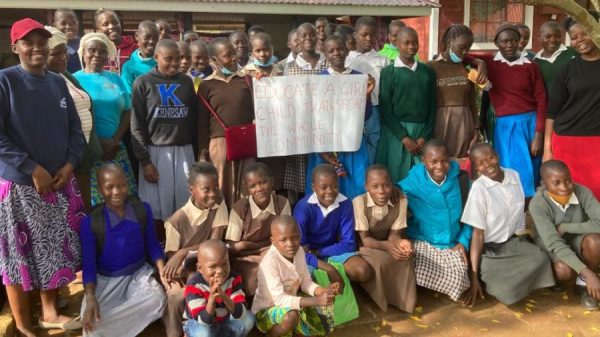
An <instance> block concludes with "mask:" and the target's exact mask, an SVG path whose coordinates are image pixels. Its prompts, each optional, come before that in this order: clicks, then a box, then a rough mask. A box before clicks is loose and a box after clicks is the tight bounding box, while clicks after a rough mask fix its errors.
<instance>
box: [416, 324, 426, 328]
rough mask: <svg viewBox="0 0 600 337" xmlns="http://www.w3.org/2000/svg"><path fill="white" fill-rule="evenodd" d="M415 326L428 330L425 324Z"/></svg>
mask: <svg viewBox="0 0 600 337" xmlns="http://www.w3.org/2000/svg"><path fill="white" fill-rule="evenodd" d="M415 325H416V326H418V327H419V328H423V329H425V328H428V327H429V326H427V325H425V324H415Z"/></svg>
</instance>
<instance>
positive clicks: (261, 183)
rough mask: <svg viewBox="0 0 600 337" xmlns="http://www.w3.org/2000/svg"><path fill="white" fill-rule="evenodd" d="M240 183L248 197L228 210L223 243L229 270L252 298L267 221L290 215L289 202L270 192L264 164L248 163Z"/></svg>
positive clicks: (267, 231)
mask: <svg viewBox="0 0 600 337" xmlns="http://www.w3.org/2000/svg"><path fill="white" fill-rule="evenodd" d="M243 179H244V184H245V185H246V189H247V190H248V194H250V196H249V197H248V198H243V199H240V200H239V201H238V202H236V203H235V204H233V206H232V207H231V213H230V214H229V226H228V227H227V233H226V234H225V240H226V241H227V246H228V247H229V253H230V254H231V257H232V265H233V269H235V270H237V271H238V272H239V273H240V274H241V275H242V279H243V280H244V292H245V293H246V295H247V296H249V297H250V296H254V292H255V291H256V287H257V282H258V280H257V276H256V273H257V270H258V264H259V263H260V259H261V258H262V256H263V254H264V253H265V251H266V250H267V249H269V245H270V243H271V241H270V240H269V237H270V235H271V229H270V226H271V221H273V219H274V218H275V217H276V216H277V215H291V214H292V211H291V208H290V203H289V201H288V200H287V199H286V198H285V197H282V196H280V195H276V194H275V193H274V192H273V175H272V174H271V171H270V170H269V168H268V167H267V166H266V165H265V164H264V163H258V162H256V163H251V164H250V165H248V166H247V167H246V169H245V170H244V176H243Z"/></svg>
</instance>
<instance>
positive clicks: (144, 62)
mask: <svg viewBox="0 0 600 337" xmlns="http://www.w3.org/2000/svg"><path fill="white" fill-rule="evenodd" d="M155 66H156V60H155V59H154V57H142V55H141V54H140V50H139V49H136V50H135V51H134V52H133V53H132V54H131V56H130V58H129V61H127V62H125V64H124V65H123V69H122V70H121V78H122V79H123V82H125V87H126V88H127V91H128V92H129V94H131V89H132V87H133V81H135V79H136V78H138V77H140V76H142V75H144V74H146V73H148V72H149V71H150V70H152V68H154V67H155Z"/></svg>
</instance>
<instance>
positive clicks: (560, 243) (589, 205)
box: [529, 184, 600, 273]
mask: <svg viewBox="0 0 600 337" xmlns="http://www.w3.org/2000/svg"><path fill="white" fill-rule="evenodd" d="M573 193H575V196H577V199H578V201H579V204H575V205H573V204H571V205H569V207H568V208H567V211H566V212H563V211H562V210H561V209H560V208H559V207H558V206H557V205H556V204H555V203H554V202H553V201H552V199H550V197H549V196H548V193H547V192H546V189H545V188H543V187H542V188H540V189H539V190H538V192H537V193H536V194H535V196H534V197H533V199H531V202H530V203H529V213H530V214H531V217H532V218H533V222H534V225H535V230H536V231H537V237H536V243H537V244H538V245H539V246H541V247H542V248H544V249H546V251H548V252H550V253H552V254H554V255H555V256H556V257H557V258H558V259H559V260H561V261H563V262H564V263H566V264H567V265H568V266H569V267H571V268H573V270H575V271H576V272H577V273H581V271H582V270H583V269H584V268H585V267H586V265H585V264H584V263H583V262H582V261H581V259H579V257H578V256H577V254H576V253H575V252H574V251H573V249H571V246H570V245H569V244H568V243H567V241H566V240H565V238H564V237H565V235H567V234H575V235H579V234H588V233H600V203H598V200H596V198H595V197H594V195H593V194H592V192H591V191H590V190H589V189H588V188H587V187H584V186H581V185H578V184H575V185H574V189H573ZM557 228H560V230H561V231H562V232H563V233H564V234H563V236H561V235H560V234H559V233H558V230H557Z"/></svg>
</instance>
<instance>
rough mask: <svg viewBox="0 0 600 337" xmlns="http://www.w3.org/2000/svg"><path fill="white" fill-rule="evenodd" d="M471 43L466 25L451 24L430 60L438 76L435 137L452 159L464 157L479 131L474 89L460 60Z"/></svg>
mask: <svg viewBox="0 0 600 337" xmlns="http://www.w3.org/2000/svg"><path fill="white" fill-rule="evenodd" d="M472 44H473V32H472V31H471V29H469V27H467V26H465V25H461V24H453V25H451V26H450V27H448V29H446V31H444V34H443V35H442V40H441V43H440V53H439V55H438V57H437V58H436V59H435V60H434V61H431V62H429V63H428V64H427V65H428V66H430V67H431V68H432V69H433V70H434V71H435V75H436V79H437V107H438V108H437V114H436V118H435V129H434V138H435V139H438V140H440V141H442V142H443V143H444V144H446V146H447V147H448V151H449V155H450V157H452V158H465V157H467V156H468V154H469V149H470V148H471V146H472V145H473V144H475V143H476V142H477V136H478V133H479V130H478V129H479V127H478V124H479V123H478V118H477V110H478V109H477V103H476V92H475V87H474V85H473V82H471V81H469V79H468V78H467V73H468V71H467V69H466V68H465V66H464V65H463V63H462V62H463V60H464V58H465V57H466V56H467V53H468V52H469V49H471V45H472Z"/></svg>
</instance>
